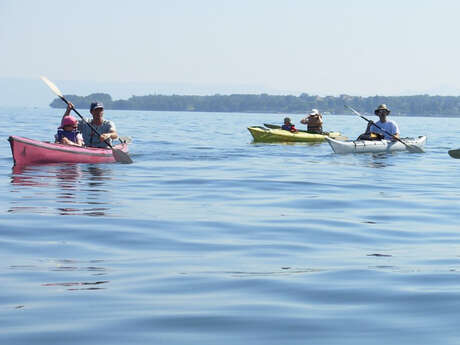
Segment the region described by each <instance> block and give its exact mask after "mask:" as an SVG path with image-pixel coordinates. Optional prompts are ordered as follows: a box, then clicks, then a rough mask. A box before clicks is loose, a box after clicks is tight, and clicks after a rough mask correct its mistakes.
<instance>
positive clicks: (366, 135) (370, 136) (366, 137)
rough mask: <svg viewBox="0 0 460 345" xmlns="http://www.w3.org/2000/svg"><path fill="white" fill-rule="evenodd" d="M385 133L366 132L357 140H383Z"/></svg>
mask: <svg viewBox="0 0 460 345" xmlns="http://www.w3.org/2000/svg"><path fill="white" fill-rule="evenodd" d="M382 139H383V135H382V134H379V133H364V134H361V135H360V136H359V137H358V139H357V140H382Z"/></svg>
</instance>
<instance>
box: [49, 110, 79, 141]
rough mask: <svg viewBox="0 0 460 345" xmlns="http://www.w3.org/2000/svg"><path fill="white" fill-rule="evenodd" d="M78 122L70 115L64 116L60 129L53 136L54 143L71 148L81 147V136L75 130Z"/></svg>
mask: <svg viewBox="0 0 460 345" xmlns="http://www.w3.org/2000/svg"><path fill="white" fill-rule="evenodd" d="M77 127H78V121H77V119H75V118H74V117H73V116H71V115H67V116H64V117H63V118H62V120H61V127H59V128H58V130H57V133H56V135H55V136H54V138H55V142H56V143H60V144H65V145H72V146H83V145H84V144H85V143H84V141H83V136H82V135H81V133H80V132H79V131H78V129H77Z"/></svg>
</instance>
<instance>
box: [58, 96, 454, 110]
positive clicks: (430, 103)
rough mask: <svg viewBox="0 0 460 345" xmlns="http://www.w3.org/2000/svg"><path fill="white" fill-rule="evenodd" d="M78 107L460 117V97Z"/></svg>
mask: <svg viewBox="0 0 460 345" xmlns="http://www.w3.org/2000/svg"><path fill="white" fill-rule="evenodd" d="M65 97H66V98H67V99H68V100H69V101H71V102H72V103H73V104H75V106H76V107H77V108H81V109H84V108H89V105H90V103H91V102H93V101H96V100H97V101H100V102H103V103H104V106H105V108H106V109H118V110H154V111H203V112H208V111H209V112H240V113H245V112H247V113H286V114H296V113H302V114H303V113H306V112H308V111H310V110H311V109H313V108H317V109H319V110H320V111H321V112H323V113H324V112H329V113H332V114H345V113H348V111H347V110H346V109H344V104H348V105H350V106H352V107H354V108H356V109H359V110H360V111H362V112H367V113H373V111H374V109H375V107H376V106H378V105H379V104H382V103H385V104H387V105H388V106H389V108H390V109H391V110H392V115H460V96H429V95H416V96H389V97H385V96H373V97H359V96H348V95H340V96H339V97H334V96H326V97H320V96H312V95H308V94H305V93H303V94H301V95H300V96H289V95H288V96H276V95H268V94H260V95H250V94H246V95H245V94H235V95H213V96H179V95H172V96H165V95H148V96H132V97H131V98H129V99H127V100H123V99H120V100H113V99H112V97H111V96H110V95H108V94H105V93H95V94H91V95H88V96H86V97H82V96H76V95H65ZM50 106H51V107H53V108H63V107H65V104H64V103H63V102H62V101H61V100H60V99H58V98H56V99H55V100H54V101H53V102H52V103H51V104H50Z"/></svg>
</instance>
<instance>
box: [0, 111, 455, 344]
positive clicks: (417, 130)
mask: <svg viewBox="0 0 460 345" xmlns="http://www.w3.org/2000/svg"><path fill="white" fill-rule="evenodd" d="M61 114H62V110H55V109H26V108H23V109H18V108H16V109H7V108H0V282H1V287H0V344H8V345H10V344H86V345H88V344H94V345H96V344H97V345H98V344H168V345H169V344H173V345H174V344H181V345H183V344H186V345H188V344H200V345H205V344H206V345H207V344H209V345H211V344H212V345H214V344H353V345H356V344H366V345H368V344H459V343H460V328H459V323H460V229H459V226H458V224H459V221H458V214H459V209H460V203H459V199H460V184H459V183H458V181H459V178H460V160H455V159H452V158H450V157H449V156H448V155H447V150H448V149H451V148H457V147H460V142H459V140H458V139H459V138H460V118H435V117H394V118H393V119H395V120H396V121H397V122H398V123H399V125H400V128H401V133H402V135H403V136H417V135H422V134H424V135H427V136H428V142H427V146H426V153H424V154H411V153H408V152H398V153H394V154H386V155H385V154H384V155H372V154H351V155H337V154H333V153H332V151H331V149H330V147H329V145H328V144H327V143H323V144H316V145H308V144H291V145H283V144H253V143H251V136H250V134H249V132H248V131H247V130H246V127H247V126H249V125H261V124H262V123H264V122H265V123H267V122H269V123H281V120H282V118H283V117H284V116H283V114H279V115H273V114H222V113H175V112H147V111H145V112H142V111H131V112H128V111H127V112H123V111H108V110H107V111H106V114H105V117H106V118H108V119H112V120H114V121H115V123H116V125H117V127H118V130H119V133H120V134H121V135H125V136H126V135H129V136H131V137H132V138H133V143H132V144H131V145H130V151H131V153H132V159H133V160H134V164H132V165H122V164H105V165H102V164H101V165H86V164H80V165H78V164H77V165H65V164H61V165H59V164H57V165H44V166H34V167H30V168H26V169H23V170H12V164H13V162H12V158H11V152H10V148H9V144H8V142H7V140H6V139H7V138H8V136H9V135H20V136H25V137H30V138H34V139H39V140H50V139H51V137H52V135H53V133H54V132H55V130H56V127H57V125H58V123H59V120H60V116H61ZM370 117H371V116H370ZM291 118H292V119H293V120H294V122H295V123H297V124H298V121H299V120H300V118H301V116H300V115H291ZM371 118H372V117H371ZM325 123H326V125H325V128H326V129H328V130H340V131H341V132H342V133H343V134H344V135H347V136H349V137H356V136H357V135H358V134H360V133H361V132H362V131H363V130H364V128H365V127H366V123H365V122H364V121H363V120H362V119H360V118H359V117H353V116H336V115H330V116H325ZM298 127H301V125H298Z"/></svg>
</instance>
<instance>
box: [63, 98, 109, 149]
mask: <svg viewBox="0 0 460 345" xmlns="http://www.w3.org/2000/svg"><path fill="white" fill-rule="evenodd" d="M72 108H73V104H72V103H70V102H69V104H68V105H67V109H66V111H65V113H64V116H67V115H69V114H70V111H71V110H72ZM89 111H90V113H91V115H92V116H93V118H92V119H90V118H87V119H86V122H88V123H90V124H91V126H92V127H94V129H95V130H96V131H97V132H98V133H99V134H100V136H98V135H97V134H96V133H95V132H94V131H93V130H92V129H91V127H90V126H88V125H87V124H86V123H85V121H83V120H80V121H78V130H79V131H80V132H81V134H82V135H83V140H84V142H85V144H86V146H89V147H101V148H108V147H109V145H107V143H106V142H105V141H108V142H109V143H110V144H112V139H117V138H118V134H117V129H116V127H115V124H114V123H113V122H112V121H110V120H104V105H103V104H102V103H101V102H93V103H91V106H90V108H89ZM64 116H63V117H64ZM104 140H105V141H104Z"/></svg>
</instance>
